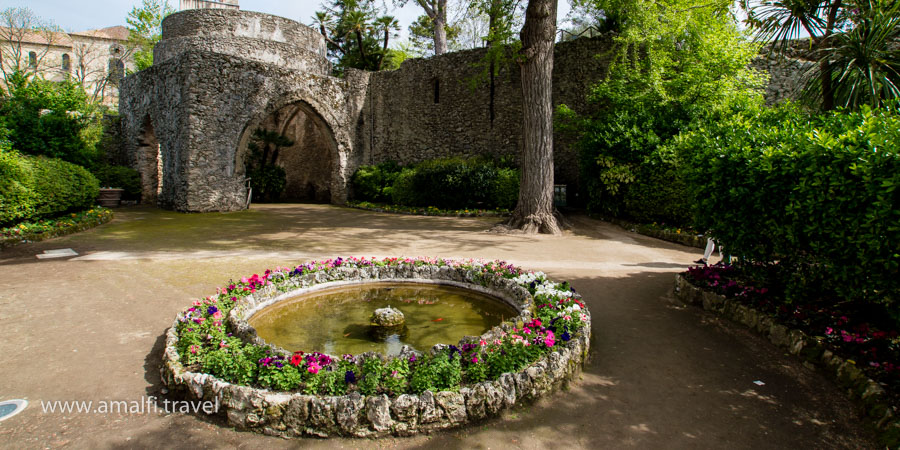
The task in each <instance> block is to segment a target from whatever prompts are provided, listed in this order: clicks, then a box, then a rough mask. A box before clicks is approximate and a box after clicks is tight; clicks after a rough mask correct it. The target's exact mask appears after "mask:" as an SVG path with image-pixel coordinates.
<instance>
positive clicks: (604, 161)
mask: <svg viewBox="0 0 900 450" xmlns="http://www.w3.org/2000/svg"><path fill="white" fill-rule="evenodd" d="M589 6H591V7H592V8H593V11H595V12H596V13H597V14H600V16H599V17H598V18H597V22H598V23H601V22H603V21H607V20H609V18H610V17H616V25H615V26H616V28H617V30H618V31H617V35H616V37H614V38H613V42H614V44H615V46H614V48H613V50H612V51H611V53H610V54H605V55H601V56H605V57H607V58H610V60H611V62H610V64H611V66H610V68H609V73H608V74H607V76H606V78H605V79H604V80H603V81H602V82H601V83H598V84H597V85H596V86H594V87H593V88H592V89H591V91H590V94H589V96H588V104H589V108H590V109H589V110H588V111H585V112H583V113H582V114H580V115H579V114H576V113H575V112H574V111H572V110H570V109H568V108H566V107H565V106H562V107H560V109H559V112H560V119H561V120H560V123H561V125H562V128H563V129H567V130H571V131H574V132H575V134H576V135H577V139H578V143H577V146H578V150H579V157H580V166H581V171H582V180H583V183H584V185H585V188H586V191H587V192H586V193H587V198H588V207H589V208H590V209H592V210H595V211H600V212H603V213H606V214H611V215H618V216H623V217H627V218H631V219H635V220H647V219H651V221H654V220H662V221H665V222H667V223H672V222H685V221H687V220H688V217H687V216H688V214H687V208H686V205H682V202H681V201H680V200H679V199H680V198H683V197H684V192H681V191H680V189H683V187H682V186H683V183H681V182H680V181H679V180H678V179H677V178H676V175H675V174H677V172H678V170H677V169H678V165H679V161H678V158H677V156H676V155H674V154H672V152H670V151H668V150H667V149H666V144H667V143H668V142H669V141H670V140H671V139H672V138H673V137H674V136H676V135H677V134H678V133H679V132H681V130H683V129H687V128H689V127H691V126H692V124H693V123H696V122H699V121H702V120H703V118H705V117H707V116H708V115H710V114H716V113H717V112H719V111H725V110H728V109H729V108H730V107H732V105H741V104H752V103H756V102H760V101H761V97H760V94H759V93H758V92H755V91H754V87H759V86H760V85H761V84H762V83H761V77H760V76H759V74H757V73H755V72H753V71H751V70H749V69H747V65H748V63H749V62H750V60H751V59H752V58H753V57H754V56H755V55H757V54H758V53H757V48H758V47H757V46H756V45H753V44H752V43H751V42H749V41H748V39H746V38H745V37H744V36H743V35H742V34H741V32H740V31H739V30H738V28H737V24H736V22H735V20H734V18H733V17H732V16H731V15H730V13H729V12H728V6H729V5H728V3H727V2H720V3H719V4H717V5H715V4H708V3H703V0H665V1H657V2H654V3H649V2H645V1H644V0H631V1H627V2H626V1H622V0H599V1H594V0H592V1H591V3H590V5H589ZM614 8H618V9H614ZM607 11H610V12H607ZM670 205H681V206H679V207H678V208H674V209H673V208H671V207H670Z"/></svg>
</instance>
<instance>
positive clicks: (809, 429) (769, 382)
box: [129, 271, 877, 449]
mask: <svg viewBox="0 0 900 450" xmlns="http://www.w3.org/2000/svg"><path fill="white" fill-rule="evenodd" d="M551 275H552V274H551ZM569 282H570V283H571V284H572V286H574V287H575V288H576V289H577V290H578V291H579V292H581V293H582V294H583V295H584V296H585V297H584V300H585V302H586V304H587V305H588V308H589V309H590V311H591V314H592V318H593V323H592V330H593V331H592V340H591V351H590V359H589V362H588V364H587V365H586V366H585V367H584V372H583V374H582V375H581V376H580V377H579V378H578V379H577V381H576V382H575V383H573V384H572V385H571V386H569V387H568V388H567V389H566V390H563V391H561V392H558V393H556V394H554V395H553V396H551V397H550V398H544V399H541V400H539V401H537V402H535V403H534V404H531V405H520V406H517V407H515V408H513V409H512V410H510V411H507V412H506V413H504V415H503V417H501V418H495V419H490V420H486V421H483V422H480V423H477V424H472V425H469V426H466V427H463V428H460V429H456V430H450V431H445V432H438V433H435V434H432V435H431V436H429V437H427V438H423V437H418V438H391V439H387V440H379V441H375V443H376V444H375V445H381V444H384V445H388V446H403V447H412V448H423V449H424V448H434V447H440V448H460V449H461V448H473V447H495V448H497V447H501V448H505V447H514V448H515V447H525V448H536V447H538V448H553V447H558V446H562V445H565V446H566V447H582V448H597V447H622V446H637V447H666V448H697V447H721V446H728V447H729V448H767V447H772V446H776V447H785V448H790V447H798V448H876V447H877V445H875V444H874V442H875V441H874V439H873V437H872V435H871V433H870V432H868V431H866V430H865V429H864V428H863V427H861V426H860V421H859V417H858V416H857V414H856V412H855V411H856V409H855V408H854V407H853V406H852V404H851V403H850V402H849V401H848V400H847V399H846V397H845V396H844V394H843V393H842V392H841V391H840V389H838V388H837V387H835V386H834V385H833V384H831V383H830V382H829V381H827V379H826V378H824V377H823V376H822V375H820V374H819V373H816V372H815V371H811V370H809V369H807V368H805V367H803V366H802V365H800V363H799V362H798V361H797V360H796V359H795V358H794V357H792V356H789V355H785V354H783V353H782V352H781V351H780V350H779V349H777V348H776V347H774V346H773V345H771V344H770V343H769V342H767V341H765V340H764V339H762V338H760V337H758V336H756V335H754V334H752V333H750V332H749V331H748V330H747V329H746V328H744V327H742V326H738V325H734V324H731V323H730V322H726V321H723V320H720V319H718V318H717V317H716V316H713V315H710V314H709V313H706V312H704V311H702V310H700V309H697V308H693V307H684V306H681V305H678V304H676V303H674V302H673V301H672V298H671V289H672V286H673V285H674V280H673V275H672V273H660V272H638V273H632V274H628V275H624V276H620V277H604V276H596V274H594V273H590V272H588V271H583V272H580V273H579V275H578V276H575V277H569ZM161 339H162V338H161ZM160 342H161V340H157V344H156V345H155V346H154V349H153V351H152V352H151V355H148V358H147V362H148V363H147V364H146V365H145V368H146V369H147V370H148V371H153V372H156V371H157V370H158V359H157V358H159V357H161V348H158V346H159V345H160ZM153 361H157V363H156V364H155V365H154V363H153ZM157 373H158V372H157ZM154 377H155V378H154ZM146 379H147V380H148V381H150V382H151V383H158V382H159V381H158V375H152V374H148V375H147V377H146ZM756 381H760V382H763V383H764V384H762V385H760V384H757V383H754V382H756ZM148 392H150V391H148ZM198 418H199V419H200V420H201V421H203V422H207V423H213V424H218V423H222V422H221V418H206V417H202V416H201V417H198ZM185 420H186V421H187V422H188V423H190V419H184V420H183V421H181V422H184V421H185ZM186 428H187V429H188V432H189V428H190V427H189V426H187V427H186ZM217 435H218V433H217ZM251 436H252V437H251ZM223 437H224V438H225V440H224V441H234V440H237V441H239V442H244V441H245V440H251V441H253V442H256V443H266V444H267V443H272V444H277V445H282V444H283V441H280V440H273V439H271V438H268V440H260V439H267V438H262V437H258V436H253V435H252V434H249V433H237V434H235V433H225V436H223ZM168 438H169V435H168V432H167V431H165V430H160V431H159V432H157V433H151V434H148V435H147V436H145V437H141V438H140V439H139V440H137V441H131V442H130V443H129V444H131V445H137V446H144V445H146V446H152V445H154V444H158V443H159V442H166V441H168ZM224 441H223V442H224ZM186 442H188V443H190V442H195V443H199V442H203V441H200V440H197V441H191V440H188V441H186ZM299 442H300V444H301V445H308V444H325V443H327V444H328V445H329V446H337V445H341V446H354V447H355V446H370V445H373V444H372V443H371V441H362V440H353V439H336V440H329V441H320V440H308V439H304V440H301V441H299Z"/></svg>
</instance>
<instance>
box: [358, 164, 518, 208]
mask: <svg viewBox="0 0 900 450" xmlns="http://www.w3.org/2000/svg"><path fill="white" fill-rule="evenodd" d="M503 166H504V163H503V162H502V161H501V162H498V163H495V162H493V161H490V160H486V159H483V158H481V159H479V158H471V159H462V158H443V159H434V160H429V161H425V162H422V163H420V164H418V165H415V166H408V167H404V168H400V166H398V165H397V164H396V163H395V162H393V161H388V162H385V163H381V164H378V165H377V166H362V167H360V168H359V169H357V171H356V173H354V174H353V177H352V179H351V183H352V185H353V193H354V197H355V198H356V199H357V200H363V201H372V202H391V201H392V202H393V203H394V204H397V205H403V206H433V207H437V208H441V209H451V210H452V209H464V208H482V209H493V208H507V209H511V208H512V207H514V206H515V205H516V201H518V198H519V172H518V171H517V170H516V169H512V168H509V167H503Z"/></svg>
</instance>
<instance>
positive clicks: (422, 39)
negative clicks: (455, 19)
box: [409, 14, 460, 54]
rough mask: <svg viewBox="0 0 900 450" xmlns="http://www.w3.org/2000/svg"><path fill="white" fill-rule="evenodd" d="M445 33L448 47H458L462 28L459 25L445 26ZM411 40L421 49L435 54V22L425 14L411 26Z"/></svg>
mask: <svg viewBox="0 0 900 450" xmlns="http://www.w3.org/2000/svg"><path fill="white" fill-rule="evenodd" d="M444 31H445V32H446V35H447V47H448V48H453V47H456V44H455V42H456V40H457V39H458V38H459V34H460V28H459V26H458V25H455V24H451V25H445V26H444ZM409 40H410V41H412V44H413V45H414V46H415V47H416V48H419V49H422V50H424V51H425V52H429V53H432V54H434V53H435V49H434V20H433V19H432V18H431V17H428V16H427V15H425V14H423V15H421V16H419V17H418V18H417V19H416V21H415V22H413V23H412V24H411V25H410V26H409Z"/></svg>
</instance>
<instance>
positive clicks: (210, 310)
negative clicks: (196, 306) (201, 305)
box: [206, 306, 219, 314]
mask: <svg viewBox="0 0 900 450" xmlns="http://www.w3.org/2000/svg"><path fill="white" fill-rule="evenodd" d="M217 311H219V308H216V307H215V306H210V307H209V308H206V313H207V314H215V313H216V312H217Z"/></svg>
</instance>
